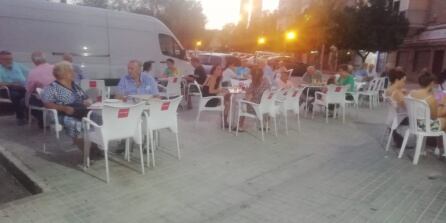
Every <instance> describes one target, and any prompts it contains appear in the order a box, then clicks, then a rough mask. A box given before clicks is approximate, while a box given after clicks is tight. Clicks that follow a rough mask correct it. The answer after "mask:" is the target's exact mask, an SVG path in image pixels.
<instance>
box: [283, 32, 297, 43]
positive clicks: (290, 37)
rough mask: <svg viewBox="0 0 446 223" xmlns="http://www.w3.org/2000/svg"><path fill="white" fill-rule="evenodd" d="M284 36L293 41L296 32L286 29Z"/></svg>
mask: <svg viewBox="0 0 446 223" xmlns="http://www.w3.org/2000/svg"><path fill="white" fill-rule="evenodd" d="M285 38H286V40H288V41H294V40H295V39H296V38H297V33H296V32H295V31H288V32H286V33H285Z"/></svg>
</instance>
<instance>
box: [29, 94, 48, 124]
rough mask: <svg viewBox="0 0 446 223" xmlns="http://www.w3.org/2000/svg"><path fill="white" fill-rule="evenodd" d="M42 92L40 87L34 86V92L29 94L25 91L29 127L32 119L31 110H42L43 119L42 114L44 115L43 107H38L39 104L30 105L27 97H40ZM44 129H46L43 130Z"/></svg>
mask: <svg viewBox="0 0 446 223" xmlns="http://www.w3.org/2000/svg"><path fill="white" fill-rule="evenodd" d="M42 92H43V90H42V88H36V93H34V94H29V93H28V92H27V93H26V97H25V104H26V106H27V107H28V125H29V127H31V124H32V120H33V117H32V115H31V112H32V111H33V110H34V111H41V112H42V119H43V117H44V116H46V112H45V107H43V106H42V107H39V106H34V105H30V104H29V99H30V98H31V97H32V96H33V95H34V96H35V97H37V98H39V99H40V97H41V95H42ZM44 131H46V130H44Z"/></svg>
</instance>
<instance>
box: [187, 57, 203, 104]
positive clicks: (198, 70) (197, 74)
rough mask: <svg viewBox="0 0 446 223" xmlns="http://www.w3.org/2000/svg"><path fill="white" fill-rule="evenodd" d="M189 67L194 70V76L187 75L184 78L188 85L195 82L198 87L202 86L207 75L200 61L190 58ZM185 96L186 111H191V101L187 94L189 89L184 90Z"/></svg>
mask: <svg viewBox="0 0 446 223" xmlns="http://www.w3.org/2000/svg"><path fill="white" fill-rule="evenodd" d="M190 63H191V65H192V66H193V67H194V68H195V70H194V74H193V75H189V76H187V77H186V80H187V82H188V83H191V82H193V81H197V83H198V84H199V85H203V84H204V82H205V81H206V79H207V76H208V75H207V74H206V71H205V70H204V67H203V65H201V63H200V60H199V59H198V58H197V57H192V59H191V60H190ZM195 90H196V91H198V90H197V89H195ZM186 91H187V92H186V95H187V108H188V109H192V100H191V97H190V94H189V92H188V91H189V89H188V88H186Z"/></svg>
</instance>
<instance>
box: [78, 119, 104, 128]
mask: <svg viewBox="0 0 446 223" xmlns="http://www.w3.org/2000/svg"><path fill="white" fill-rule="evenodd" d="M82 123H83V124H84V126H85V127H86V128H87V129H90V125H92V126H93V127H95V128H101V126H99V125H98V124H97V123H96V122H94V121H92V120H91V119H89V118H82Z"/></svg>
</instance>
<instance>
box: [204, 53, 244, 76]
mask: <svg viewBox="0 0 446 223" xmlns="http://www.w3.org/2000/svg"><path fill="white" fill-rule="evenodd" d="M198 59H200V62H201V64H202V65H203V67H204V69H205V71H206V73H209V72H210V70H211V68H212V66H214V65H221V66H222V67H223V68H225V67H226V66H227V64H228V63H229V62H230V61H234V62H235V63H236V64H240V59H239V58H237V57H235V56H233V55H231V54H227V53H200V54H198Z"/></svg>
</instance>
